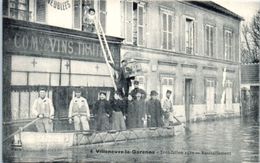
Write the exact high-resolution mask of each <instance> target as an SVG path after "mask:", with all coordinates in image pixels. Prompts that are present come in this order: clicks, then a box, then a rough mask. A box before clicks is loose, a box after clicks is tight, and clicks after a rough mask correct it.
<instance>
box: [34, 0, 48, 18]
mask: <svg viewBox="0 0 260 163" xmlns="http://www.w3.org/2000/svg"><path fill="white" fill-rule="evenodd" d="M46 14H47V13H46V1H43V0H37V2H36V21H37V22H42V23H44V22H46Z"/></svg>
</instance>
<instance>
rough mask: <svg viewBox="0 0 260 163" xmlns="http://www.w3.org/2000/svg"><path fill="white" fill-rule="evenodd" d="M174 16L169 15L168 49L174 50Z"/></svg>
mask: <svg viewBox="0 0 260 163" xmlns="http://www.w3.org/2000/svg"><path fill="white" fill-rule="evenodd" d="M172 39H173V38H172V16H171V15H168V49H169V50H172Z"/></svg>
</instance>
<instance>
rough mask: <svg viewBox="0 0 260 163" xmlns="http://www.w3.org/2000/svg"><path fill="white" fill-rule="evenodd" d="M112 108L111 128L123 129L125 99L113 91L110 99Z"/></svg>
mask: <svg viewBox="0 0 260 163" xmlns="http://www.w3.org/2000/svg"><path fill="white" fill-rule="evenodd" d="M111 110H112V125H111V127H112V130H125V129H126V125H125V119H124V115H125V112H126V101H125V100H124V99H122V97H120V95H119V93H118V92H115V95H114V99H113V100H112V101H111Z"/></svg>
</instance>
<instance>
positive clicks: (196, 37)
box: [193, 20, 199, 55]
mask: <svg viewBox="0 0 260 163" xmlns="http://www.w3.org/2000/svg"><path fill="white" fill-rule="evenodd" d="M193 36H194V38H193V48H194V51H193V53H194V54H195V55H197V54H198V45H199V44H198V22H197V20H194V31H193Z"/></svg>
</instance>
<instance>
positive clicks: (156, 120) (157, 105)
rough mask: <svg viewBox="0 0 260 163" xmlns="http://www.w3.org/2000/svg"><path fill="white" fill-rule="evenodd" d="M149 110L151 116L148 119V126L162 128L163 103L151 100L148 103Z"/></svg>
mask: <svg viewBox="0 0 260 163" xmlns="http://www.w3.org/2000/svg"><path fill="white" fill-rule="evenodd" d="M147 110H148V115H150V118H149V119H148V126H149V127H161V126H162V125H163V121H162V114H163V110H162V107H161V102H160V101H159V100H158V99H156V100H154V99H150V100H149V101H147Z"/></svg>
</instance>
